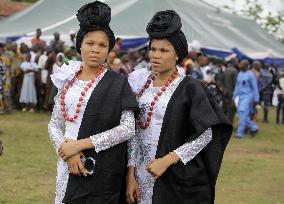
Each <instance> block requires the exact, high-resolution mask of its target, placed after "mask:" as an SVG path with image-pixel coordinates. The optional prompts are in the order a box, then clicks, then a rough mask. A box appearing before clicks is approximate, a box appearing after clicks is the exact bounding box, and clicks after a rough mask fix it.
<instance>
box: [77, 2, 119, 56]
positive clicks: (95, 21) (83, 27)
mask: <svg viewBox="0 0 284 204" xmlns="http://www.w3.org/2000/svg"><path fill="white" fill-rule="evenodd" d="M76 16H77V19H78V21H79V23H80V24H79V26H80V29H79V31H78V33H77V35H76V49H77V52H78V53H79V54H81V50H80V48H81V44H82V41H83V39H84V36H85V35H86V34H87V33H88V32H91V31H103V32H105V33H106V34H107V36H108V39H109V51H111V50H112V49H113V47H114V44H115V36H114V34H113V31H112V30H111V28H110V27H109V23H110V20H111V8H110V7H109V6H108V5H107V4H105V3H102V2H100V1H95V2H92V3H88V4H86V5H84V6H82V7H81V8H80V9H79V10H78V11H77V14H76Z"/></svg>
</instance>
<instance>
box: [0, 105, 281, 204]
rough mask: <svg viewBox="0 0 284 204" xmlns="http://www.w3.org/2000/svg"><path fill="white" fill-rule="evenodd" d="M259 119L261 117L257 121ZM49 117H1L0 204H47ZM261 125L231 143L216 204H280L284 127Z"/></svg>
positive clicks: (51, 158)
mask: <svg viewBox="0 0 284 204" xmlns="http://www.w3.org/2000/svg"><path fill="white" fill-rule="evenodd" d="M259 118H261V115H259ZM48 120H49V115H48V114H46V113H21V112H15V113H13V114H10V115H0V130H1V131H2V132H3V134H2V135H1V136H0V137H1V138H2V140H3V143H4V154H3V155H2V156H1V157H0V204H4V203H5V204H51V203H53V199H54V191H55V174H56V155H55V152H54V149H53V146H52V145H51V143H50V141H49V137H48V133H47V123H48ZM270 121H271V122H270V123H269V124H263V123H261V122H259V124H260V133H259V134H258V135H257V136H256V138H253V139H252V138H250V137H249V136H247V137H246V138H245V139H243V140H237V139H234V138H232V139H231V141H230V143H229V145H228V147H227V150H226V153H225V157H224V161H223V165H222V168H221V172H220V175H219V178H218V183H217V189H216V203H217V204H284V148H283V146H284V125H276V124H275V123H274V122H275V110H274V109H272V110H271V114H270Z"/></svg>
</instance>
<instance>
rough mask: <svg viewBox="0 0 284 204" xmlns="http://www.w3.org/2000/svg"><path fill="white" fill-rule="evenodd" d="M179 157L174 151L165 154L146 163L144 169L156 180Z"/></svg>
mask: <svg viewBox="0 0 284 204" xmlns="http://www.w3.org/2000/svg"><path fill="white" fill-rule="evenodd" d="M179 159H180V158H179V157H178V156H177V155H176V154H175V153H174V155H173V156H172V155H170V154H167V155H166V156H164V157H162V158H159V159H154V160H152V161H150V163H149V164H148V165H147V167H146V170H147V171H148V173H150V174H151V175H152V176H153V177H154V178H155V180H157V179H158V178H159V177H160V176H162V174H163V173H164V172H165V171H166V170H167V169H168V168H169V167H170V166H171V165H172V164H174V163H176V162H177V161H178V160H179Z"/></svg>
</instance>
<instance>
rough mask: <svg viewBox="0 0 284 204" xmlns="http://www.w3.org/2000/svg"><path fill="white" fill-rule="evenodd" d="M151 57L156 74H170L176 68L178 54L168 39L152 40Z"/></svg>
mask: <svg viewBox="0 0 284 204" xmlns="http://www.w3.org/2000/svg"><path fill="white" fill-rule="evenodd" d="M149 57H150V62H151V64H152V69H153V70H154V72H159V73H163V72H168V71H170V70H171V69H173V68H175V66H176V62H177V54H176V52H175V49H174V47H173V46H172V44H171V43H170V42H169V41H168V40H167V39H154V40H152V41H151V47H150V52H149Z"/></svg>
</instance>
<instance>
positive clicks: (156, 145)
mask: <svg viewBox="0 0 284 204" xmlns="http://www.w3.org/2000/svg"><path fill="white" fill-rule="evenodd" d="M181 27H182V24H181V19H180V17H179V15H178V14H177V13H176V12H174V11H172V10H167V11H161V12H158V13H156V14H155V15H154V17H153V18H152V20H151V21H150V22H149V24H148V26H147V29H146V30H147V33H148V34H149V37H150V43H149V44H150V45H149V48H150V52H149V57H150V62H151V64H152V72H150V71H148V70H146V69H144V70H143V69H141V70H137V71H135V72H133V73H131V74H130V75H129V78H128V81H129V83H130V86H131V88H132V91H133V92H135V93H136V94H137V100H138V103H139V108H140V113H139V116H138V117H137V124H138V130H137V132H136V135H135V137H134V138H132V139H131V140H129V144H128V147H129V149H128V154H129V157H128V172H127V190H126V195H127V202H128V203H133V202H138V203H145V204H146V203H153V204H159V203H160V204H173V203H183V204H185V203H186V204H190V203H192V204H196V203H213V202H214V189H215V183H216V179H217V175H218V172H219V169H220V166H221V162H222V157H223V153H224V150H225V147H226V145H227V143H228V141H229V138H230V135H231V131H232V127H231V125H230V124H229V123H228V121H227V119H226V117H225V116H224V114H223V113H222V111H221V110H220V109H219V107H218V105H217V103H216V102H215V101H214V99H213V97H212V96H211V95H210V92H209V90H208V88H207V87H206V86H205V85H204V84H202V83H201V82H200V81H198V80H195V79H193V78H191V77H185V76H184V75H183V74H181V73H179V72H178V70H177V68H176V65H177V64H179V63H181V62H182V61H183V59H184V58H185V57H186V55H187V48H188V47H187V41H186V38H185V35H184V33H183V32H182V31H181Z"/></svg>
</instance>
